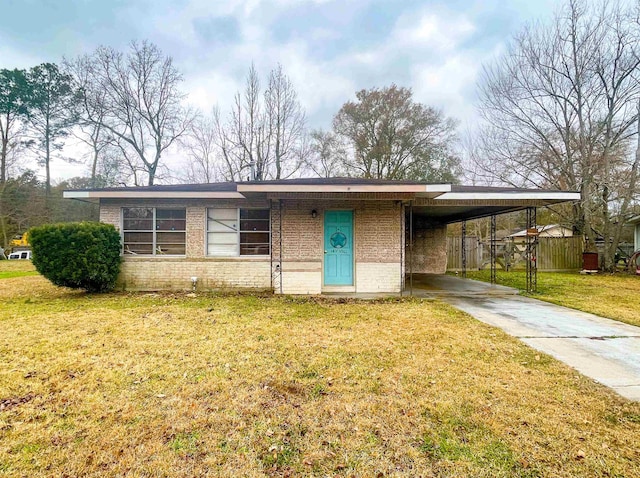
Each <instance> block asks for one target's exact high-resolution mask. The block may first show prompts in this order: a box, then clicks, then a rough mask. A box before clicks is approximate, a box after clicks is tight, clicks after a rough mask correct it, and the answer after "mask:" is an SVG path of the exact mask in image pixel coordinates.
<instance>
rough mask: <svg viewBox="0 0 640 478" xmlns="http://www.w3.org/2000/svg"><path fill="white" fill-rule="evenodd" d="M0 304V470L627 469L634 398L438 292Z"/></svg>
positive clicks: (7, 291)
mask: <svg viewBox="0 0 640 478" xmlns="http://www.w3.org/2000/svg"><path fill="white" fill-rule="evenodd" d="M0 302H2V308H1V309H0V330H2V333H1V334H0V476H2V475H6V476H30V477H32V476H124V475H132V476H171V477H173V476H185V477H192V476H205V475H206V476H265V475H266V476H300V475H302V476H345V477H346V476H363V477H364V476H474V477H478V476H480V477H482V476H485V477H496V476H497V477H500V476H503V477H512V476H522V477H537V476H628V477H632V476H638V475H640V451H639V449H638V436H639V434H640V404H638V403H632V402H628V401H626V400H624V399H622V398H620V397H619V396H617V395H615V394H614V393H613V392H611V391H609V390H608V389H606V388H604V387H602V386H600V385H597V384H595V383H594V382H593V381H591V380H589V379H587V378H585V377H583V376H581V375H579V374H577V373H576V372H575V371H573V370H571V369H569V368H568V367H565V366H563V365H562V364H560V363H558V362H556V361H555V360H553V359H551V358H549V357H547V356H545V355H542V354H540V353H538V352H536V351H534V350H532V349H530V348H528V347H526V346H525V345H523V344H521V343H520V342H518V341H517V340H516V339H514V338H511V337H509V336H507V335H505V334H504V333H502V332H501V331H499V330H497V329H494V328H492V327H489V326H487V325H485V324H482V323H480V322H478V321H476V320H474V319H472V318H470V317H469V316H467V315H465V314H463V313H461V312H458V311H457V310H455V309H454V308H452V307H450V306H447V305H445V304H443V303H440V302H434V301H418V300H405V301H397V300H389V301H378V302H356V301H348V302H345V303H340V302H336V301H330V300H321V299H302V298H287V297H283V298H278V297H273V296H271V297H270V296H265V297H252V296H242V295H238V296H215V295H201V294H198V295H193V294H109V295H87V294H84V293H80V292H71V291H68V290H65V289H61V288H55V287H53V286H51V285H49V284H48V283H46V281H45V280H44V279H43V278H41V277H39V276H34V277H21V278H14V279H4V280H2V281H0Z"/></svg>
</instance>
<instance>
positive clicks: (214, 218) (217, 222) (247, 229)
mask: <svg viewBox="0 0 640 478" xmlns="http://www.w3.org/2000/svg"><path fill="white" fill-rule="evenodd" d="M269 218H270V211H269V209H235V208H210V209H208V210H207V255H210V256H238V255H240V256H263V255H269V252H270V246H269V244H270V242H271V241H270V235H271V221H270V219H269Z"/></svg>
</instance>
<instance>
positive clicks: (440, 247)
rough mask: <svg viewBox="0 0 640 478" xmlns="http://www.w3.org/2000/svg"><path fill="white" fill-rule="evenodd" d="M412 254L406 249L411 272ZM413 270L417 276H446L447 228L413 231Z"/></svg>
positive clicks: (432, 227) (407, 262)
mask: <svg viewBox="0 0 640 478" xmlns="http://www.w3.org/2000/svg"><path fill="white" fill-rule="evenodd" d="M410 258H411V253H410V250H409V244H408V243H407V247H406V264H407V265H406V267H407V273H408V272H409V269H410V268H409V261H410ZM412 265H413V267H412V270H413V272H414V273H417V274H444V273H445V272H446V271H447V226H430V227H425V228H417V229H414V231H413V261H412Z"/></svg>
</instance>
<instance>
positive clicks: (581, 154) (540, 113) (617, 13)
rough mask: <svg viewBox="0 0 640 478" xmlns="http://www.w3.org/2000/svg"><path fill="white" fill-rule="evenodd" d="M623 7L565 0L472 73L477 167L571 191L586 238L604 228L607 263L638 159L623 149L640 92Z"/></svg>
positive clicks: (633, 29) (635, 47)
mask: <svg viewBox="0 0 640 478" xmlns="http://www.w3.org/2000/svg"><path fill="white" fill-rule="evenodd" d="M632 13H633V12H631V11H629V10H628V9H627V10H625V9H624V8H623V7H621V6H620V4H618V3H609V2H607V1H603V2H601V3H598V4H594V5H587V4H586V3H585V2H583V1H580V0H569V2H568V3H567V5H566V6H565V8H564V9H562V10H561V11H560V12H559V13H558V14H556V15H555V17H554V19H553V22H552V23H551V24H548V25H545V24H536V25H532V26H529V27H527V28H526V29H525V30H524V31H523V32H522V33H521V34H520V35H518V36H517V37H516V38H515V39H514V41H513V43H512V45H511V46H510V48H509V51H508V52H507V53H506V54H505V55H504V56H503V57H501V58H500V59H499V60H497V61H496V62H495V63H493V64H492V65H490V66H487V67H486V68H485V69H484V72H483V76H482V79H481V82H480V98H481V103H480V111H481V114H482V115H483V116H484V118H485V120H486V126H485V128H484V129H483V130H482V133H481V136H482V139H481V143H482V147H481V150H482V155H483V156H484V158H483V159H481V160H480V163H481V167H482V168H483V169H484V170H485V172H486V173H487V174H488V175H490V176H494V177H499V178H500V179H501V180H502V181H504V182H508V183H510V184H514V185H518V186H524V185H529V186H531V185H533V186H542V187H551V188H560V189H571V190H577V191H580V193H581V196H582V200H581V201H580V202H579V203H578V204H576V205H575V207H574V224H575V229H576V230H577V232H580V233H584V234H585V235H586V237H587V239H588V245H589V246H590V247H594V244H595V240H596V237H597V236H598V235H601V236H602V237H603V238H604V240H605V267H606V268H608V269H611V268H612V267H613V256H614V253H615V250H616V248H617V244H618V240H619V237H620V228H621V227H622V222H623V221H621V220H620V218H621V217H622V216H623V215H624V214H625V212H626V209H627V207H628V202H629V200H628V198H629V197H630V195H631V194H632V191H633V188H630V187H629V186H631V185H634V184H635V181H636V178H637V169H638V164H637V160H636V161H634V160H633V159H634V158H633V156H632V155H631V154H630V146H631V145H630V139H631V137H632V136H633V135H634V134H636V132H637V129H636V117H637V109H636V103H637V100H638V95H639V94H640V85H639V83H638V80H637V78H636V76H637V74H638V72H639V70H638V68H639V65H640V55H639V53H640V50H639V42H638V39H639V38H638V24H637V22H634V21H633V18H634V15H632ZM625 198H626V199H625Z"/></svg>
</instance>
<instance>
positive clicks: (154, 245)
mask: <svg viewBox="0 0 640 478" xmlns="http://www.w3.org/2000/svg"><path fill="white" fill-rule="evenodd" d="M125 209H151V210H152V211H153V218H152V222H151V228H152V229H151V231H149V230H142V229H128V230H125V229H124V219H125V218H124V210H125ZM158 209H162V210H164V211H182V210H184V228H185V229H184V231H164V230H163V231H159V232H182V233H184V252H185V253H184V254H158V252H157V251H158V244H157V237H158V235H157V233H158V230H157V229H156V218H157V210H158ZM120 231H122V232H121V234H120V239H121V241H122V251H121V255H123V256H124V257H186V255H187V208H185V207H155V206H123V207H121V208H120ZM125 232H146V233H148V232H151V233H152V238H153V239H152V241H153V242H152V246H151V247H152V251H153V252H152V253H151V254H141V253H137V252H125V250H124V248H125V242H124V234H125Z"/></svg>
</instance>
